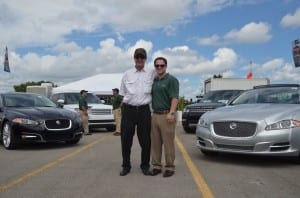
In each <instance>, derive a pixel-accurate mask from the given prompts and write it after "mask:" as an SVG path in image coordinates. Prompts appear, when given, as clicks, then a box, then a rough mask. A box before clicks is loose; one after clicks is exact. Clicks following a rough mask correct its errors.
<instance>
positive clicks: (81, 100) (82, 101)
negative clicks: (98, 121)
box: [78, 96, 88, 110]
mask: <svg viewBox="0 0 300 198" xmlns="http://www.w3.org/2000/svg"><path fill="white" fill-rule="evenodd" d="M78 103H79V109H80V110H82V107H85V109H88V104H87V101H86V98H85V97H83V96H80V98H79V101H78Z"/></svg>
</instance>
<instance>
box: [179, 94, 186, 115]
mask: <svg viewBox="0 0 300 198" xmlns="http://www.w3.org/2000/svg"><path fill="white" fill-rule="evenodd" d="M184 107H185V99H184V96H182V97H180V98H179V102H178V105H177V110H178V111H183V109H184Z"/></svg>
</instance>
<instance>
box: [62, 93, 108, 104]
mask: <svg viewBox="0 0 300 198" xmlns="http://www.w3.org/2000/svg"><path fill="white" fill-rule="evenodd" d="M79 98H80V94H79V93H65V104H78V101H79ZM86 101H87V103H88V104H102V102H101V100H100V99H99V98H98V97H97V96H95V95H94V94H91V93H87V96H86Z"/></svg>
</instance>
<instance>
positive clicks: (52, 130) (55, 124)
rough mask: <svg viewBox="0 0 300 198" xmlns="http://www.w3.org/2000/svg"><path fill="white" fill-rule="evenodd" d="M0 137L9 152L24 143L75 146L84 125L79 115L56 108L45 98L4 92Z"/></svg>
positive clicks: (1, 97) (1, 96)
mask: <svg viewBox="0 0 300 198" xmlns="http://www.w3.org/2000/svg"><path fill="white" fill-rule="evenodd" d="M0 135H1V140H2V143H3V146H4V147H5V148H6V149H13V148H15V147H16V146H17V145H18V144H19V143H23V142H52V141H64V142H66V143H68V144H76V143H78V142H79V140H80V138H81V137H82V125H81V120H80V117H79V116H78V114H77V113H74V112H71V111H68V110H65V109H62V108H59V107H57V106H56V104H54V103H53V102H52V101H51V100H49V99H48V98H47V97H45V96H42V95H38V94H29V93H2V94H0Z"/></svg>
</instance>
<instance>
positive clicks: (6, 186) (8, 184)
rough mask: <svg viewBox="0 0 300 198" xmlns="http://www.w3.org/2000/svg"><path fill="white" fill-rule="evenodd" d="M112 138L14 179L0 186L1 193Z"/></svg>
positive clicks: (97, 141) (83, 148)
mask: <svg viewBox="0 0 300 198" xmlns="http://www.w3.org/2000/svg"><path fill="white" fill-rule="evenodd" d="M111 137H113V136H111V135H106V136H104V137H101V138H99V139H97V140H95V141H93V142H91V143H89V144H87V145H85V146H83V147H80V148H79V149H77V150H75V151H73V152H71V153H68V154H67V155H64V156H62V157H60V158H58V159H56V160H54V161H52V162H50V163H48V164H45V165H43V166H41V167H39V168H37V169H34V170H32V171H30V172H29V173H27V174H25V175H23V176H21V177H19V178H17V179H14V180H13V181H10V182H8V183H6V184H3V185H0V192H3V191H5V190H7V189H9V188H12V187H13V186H15V185H17V184H19V183H22V182H24V181H25V180H27V179H29V178H31V177H33V176H35V175H37V174H39V173H42V172H43V171H45V170H47V169H49V168H51V167H53V166H55V165H57V164H59V163H61V162H63V161H65V160H67V159H69V158H71V157H73V156H75V155H77V154H79V153H81V152H83V151H85V150H87V149H89V148H91V147H93V146H95V145H96V144H99V143H100V142H103V141H104V140H106V139H108V138H111Z"/></svg>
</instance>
